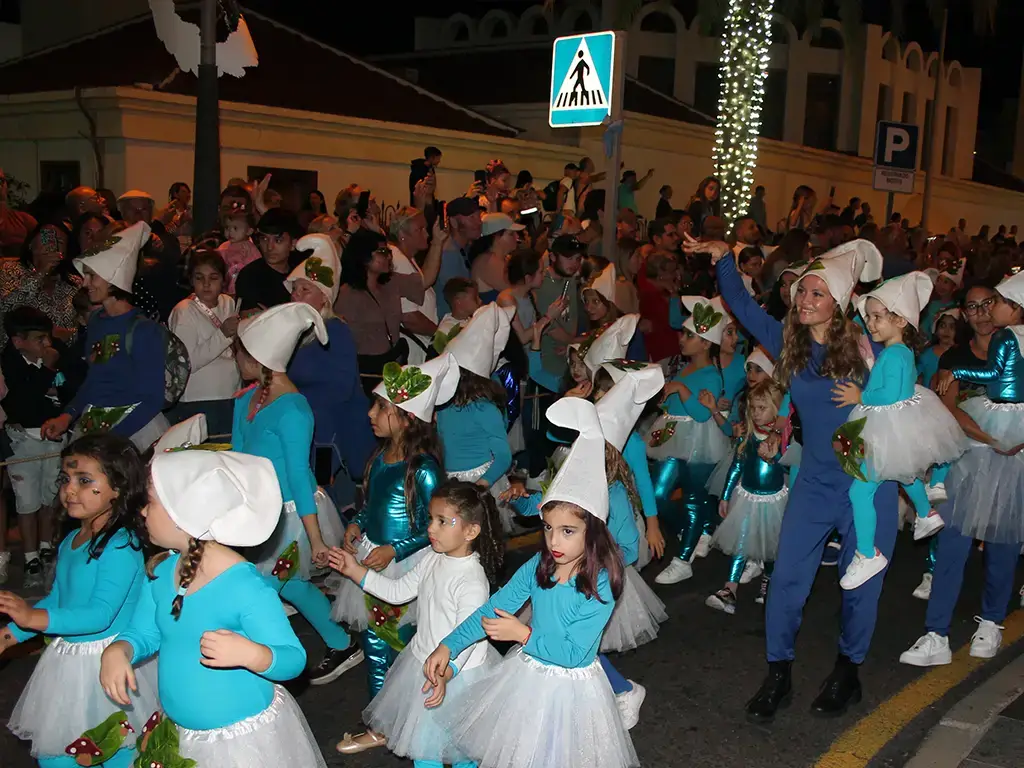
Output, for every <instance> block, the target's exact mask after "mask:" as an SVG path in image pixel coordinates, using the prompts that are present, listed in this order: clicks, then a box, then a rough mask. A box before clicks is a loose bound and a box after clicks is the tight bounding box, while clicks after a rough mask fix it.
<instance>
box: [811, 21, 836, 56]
mask: <svg viewBox="0 0 1024 768" xmlns="http://www.w3.org/2000/svg"><path fill="white" fill-rule="evenodd" d="M811 48H827V49H829V50H832V51H841V50H843V36H842V35H841V34H839V30H838V29H834V28H832V27H821V28H820V29H818V31H817V32H816V33H815V34H814V37H812V38H811Z"/></svg>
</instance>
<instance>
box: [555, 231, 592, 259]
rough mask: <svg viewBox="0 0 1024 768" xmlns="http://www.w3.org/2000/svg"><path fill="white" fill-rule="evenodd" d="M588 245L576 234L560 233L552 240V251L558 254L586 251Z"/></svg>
mask: <svg viewBox="0 0 1024 768" xmlns="http://www.w3.org/2000/svg"><path fill="white" fill-rule="evenodd" d="M586 250H587V246H586V245H584V244H583V243H581V242H580V241H579V239H578V238H577V237H576V235H559V236H558V237H556V238H555V239H554V240H552V241H551V252H552V253H558V254H563V255H565V254H572V253H585V252H586Z"/></svg>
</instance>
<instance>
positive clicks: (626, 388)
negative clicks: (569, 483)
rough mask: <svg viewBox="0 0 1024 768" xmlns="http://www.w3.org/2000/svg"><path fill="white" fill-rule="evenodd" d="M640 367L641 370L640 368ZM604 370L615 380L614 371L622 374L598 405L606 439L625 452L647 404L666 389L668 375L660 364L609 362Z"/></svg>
mask: <svg viewBox="0 0 1024 768" xmlns="http://www.w3.org/2000/svg"><path fill="white" fill-rule="evenodd" d="M637 365H639V366H640V367H639V368H637V367H636V366H637ZM602 367H603V368H604V369H605V370H607V371H608V372H609V373H611V375H612V378H613V379H614V378H615V374H614V373H612V371H613V370H617V372H618V373H619V374H621V376H620V378H619V379H618V380H617V381H616V382H615V386H613V387H612V388H611V389H609V390H608V391H607V392H606V393H605V395H604V397H602V398H601V400H600V401H599V402H598V403H597V406H596V407H597V416H598V418H599V419H600V421H601V431H602V432H604V439H605V440H607V441H608V442H609V443H611V444H612V445H613V446H614V447H615V449H616V450H617V451H620V452H621V451H622V449H623V448H624V447H625V445H626V441H627V440H628V439H629V433H630V432H632V431H633V427H634V426H635V425H636V420H637V419H639V418H640V414H641V413H643V410H644V406H645V405H647V401H648V400H650V399H651V398H652V397H654V396H655V395H657V394H658V393H659V392H661V390H662V388H663V387H664V386H665V373H664V371H662V370H661V366H660V365H645V364H643V363H630V362H625V363H622V362H619V361H617V360H616V361H614V362H611V363H605V364H604V365H603V366H602ZM621 368H625V369H626V370H620V369H621Z"/></svg>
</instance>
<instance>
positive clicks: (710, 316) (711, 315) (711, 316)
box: [680, 296, 732, 344]
mask: <svg viewBox="0 0 1024 768" xmlns="http://www.w3.org/2000/svg"><path fill="white" fill-rule="evenodd" d="M680 300H681V301H682V302H683V306H684V307H686V309H687V311H689V313H690V316H689V317H688V318H686V322H684V323H683V328H685V329H686V330H688V331H690V332H691V333H695V334H697V335H698V336H700V337H701V338H702V339H706V340H707V341H710V342H711V343H712V344H721V343H722V337H723V336H725V326H727V325H728V324H729V323H731V322H732V316H731V315H730V314H729V310H727V309H726V308H725V304H723V303H722V297H721V296H714V297H713V298H710V299H705V298H704V297H703V296H681V297H680Z"/></svg>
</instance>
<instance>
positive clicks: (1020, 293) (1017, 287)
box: [996, 272, 1024, 305]
mask: <svg viewBox="0 0 1024 768" xmlns="http://www.w3.org/2000/svg"><path fill="white" fill-rule="evenodd" d="M996 291H997V292H998V293H999V295H1000V296H1005V297H1006V298H1008V299H1009V300H1010V301H1012V302H1015V303H1017V304H1021V305H1024V273H1022V272H1018V273H1017V274H1016V275H1010V276H1009V277H1008V278H1006V279H1005V280H1003V281H1002V282H1001V283H999V285H997V286H996Z"/></svg>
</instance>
